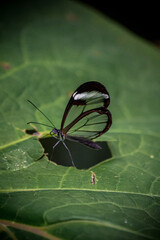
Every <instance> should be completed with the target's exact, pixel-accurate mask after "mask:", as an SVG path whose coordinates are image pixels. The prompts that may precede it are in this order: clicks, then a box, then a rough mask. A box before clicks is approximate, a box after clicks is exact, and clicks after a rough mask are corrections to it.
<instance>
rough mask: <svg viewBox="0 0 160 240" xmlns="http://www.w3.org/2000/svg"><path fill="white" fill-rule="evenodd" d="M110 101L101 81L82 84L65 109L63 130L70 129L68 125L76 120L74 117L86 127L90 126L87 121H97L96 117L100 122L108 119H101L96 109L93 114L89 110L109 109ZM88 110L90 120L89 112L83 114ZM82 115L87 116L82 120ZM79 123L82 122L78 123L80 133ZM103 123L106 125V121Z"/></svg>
mask: <svg viewBox="0 0 160 240" xmlns="http://www.w3.org/2000/svg"><path fill="white" fill-rule="evenodd" d="M109 103H110V96H109V93H108V91H107V90H106V88H105V87H104V86H103V85H102V84H101V83H99V82H87V83H84V84H82V85H81V86H80V87H79V88H77V89H76V91H75V92H74V93H73V94H72V96H71V98H70V101H69V102H68V104H67V107H66V109H65V112H64V115H63V118H62V123H61V131H63V132H65V133H66V131H67V130H68V128H67V126H68V125H70V124H71V123H72V122H74V119H77V118H78V119H79V120H81V122H82V124H81V125H84V127H88V126H89V125H88V124H87V123H86V121H91V120H92V123H94V121H95V122H96V119H97V121H98V122H102V121H106V119H105V120H104V119H102V120H100V119H101V118H102V116H101V117H100V116H99V117H98V115H100V114H98V113H97V114H96V113H95V111H94V113H92V114H91V112H89V111H91V110H93V109H100V108H104V109H107V107H108V105H109ZM86 112H87V113H88V114H91V115H90V120H88V117H89V116H88V117H87V114H86V115H85V116H84V115H83V114H84V113H86ZM80 116H81V117H80ZM82 116H84V117H85V118H84V119H83V120H82ZM104 118H105V117H104ZM106 118H107V117H106ZM78 124H80V123H76V127H77V129H78V130H79V133H80V128H79V126H78ZM94 125H95V124H94ZM98 125H100V123H97V128H98V129H100V128H101V127H100V126H98ZM102 125H105V123H103V124H102ZM90 126H91V125H90ZM92 126H93V125H92ZM90 128H91V127H90ZM102 128H103V127H102ZM64 129H65V130H64ZM75 131H76V130H75ZM75 131H73V132H72V133H74V132H75Z"/></svg>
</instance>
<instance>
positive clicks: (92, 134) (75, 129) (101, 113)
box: [62, 108, 112, 140]
mask: <svg viewBox="0 0 160 240" xmlns="http://www.w3.org/2000/svg"><path fill="white" fill-rule="evenodd" d="M111 124H112V116H111V113H110V111H109V110H107V109H105V108H99V109H92V110H88V111H86V112H83V113H82V114H80V115H79V116H78V117H77V118H75V119H74V120H73V121H72V122H71V123H70V124H69V125H68V126H66V127H65V128H64V129H63V131H62V132H63V134H64V135H66V136H68V135H69V136H72V137H76V138H77V137H80V138H82V137H83V138H87V139H90V140H92V139H94V138H97V137H99V136H100V135H102V134H103V133H105V132H106V131H108V130H109V128H110V126H111Z"/></svg>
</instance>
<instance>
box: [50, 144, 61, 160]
mask: <svg viewBox="0 0 160 240" xmlns="http://www.w3.org/2000/svg"><path fill="white" fill-rule="evenodd" d="M59 142H60V140H59V141H58V142H56V143H55V144H54V146H53V150H54V149H55V147H56V146H57V145H58V143H59ZM52 157H53V151H52V155H51V161H52Z"/></svg>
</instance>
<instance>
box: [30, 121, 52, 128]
mask: <svg viewBox="0 0 160 240" xmlns="http://www.w3.org/2000/svg"><path fill="white" fill-rule="evenodd" d="M30 123H33V124H39V125H43V126H46V127H50V128H53V126H50V125H47V124H44V123H39V122H27V124H30Z"/></svg>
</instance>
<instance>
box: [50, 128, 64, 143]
mask: <svg viewBox="0 0 160 240" xmlns="http://www.w3.org/2000/svg"><path fill="white" fill-rule="evenodd" d="M51 135H52V137H54V138H57V139H59V140H61V141H64V139H65V137H64V135H63V134H62V132H61V130H58V129H57V128H53V129H52V131H51Z"/></svg>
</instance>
